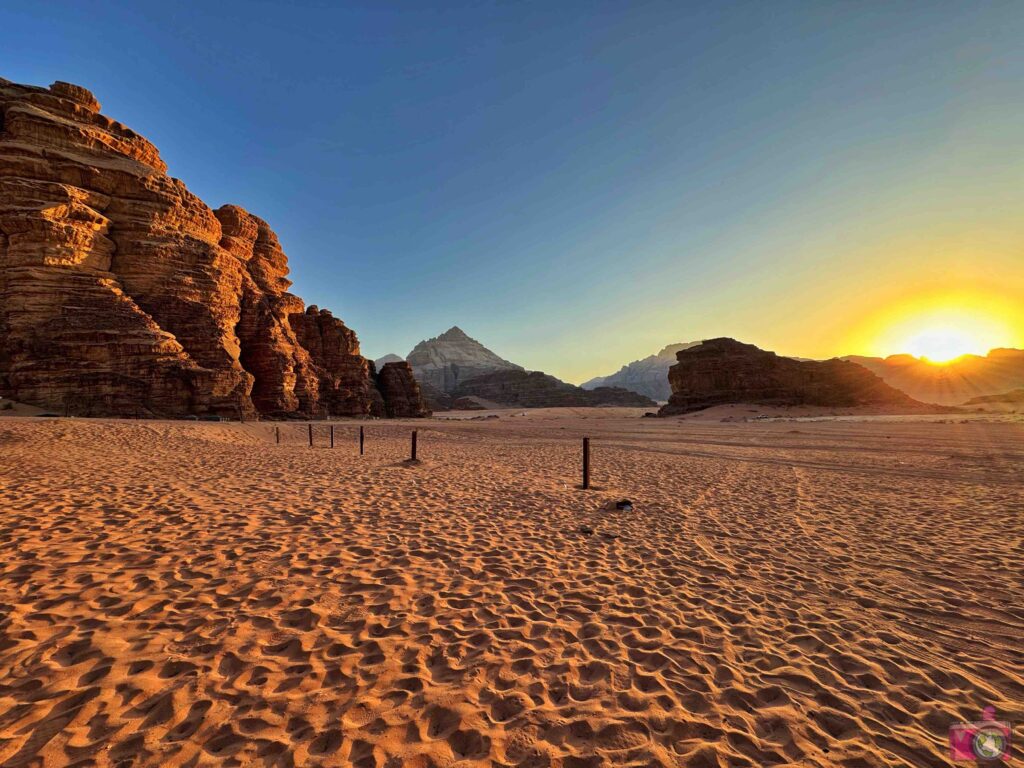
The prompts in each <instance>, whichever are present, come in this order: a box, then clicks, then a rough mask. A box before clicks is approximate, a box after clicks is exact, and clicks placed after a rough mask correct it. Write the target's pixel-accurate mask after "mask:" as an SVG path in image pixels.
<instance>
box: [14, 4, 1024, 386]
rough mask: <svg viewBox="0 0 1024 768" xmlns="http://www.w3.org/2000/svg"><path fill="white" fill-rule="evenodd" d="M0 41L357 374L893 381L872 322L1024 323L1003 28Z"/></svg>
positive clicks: (144, 18) (316, 23)
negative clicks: (743, 344) (223, 219)
mask: <svg viewBox="0 0 1024 768" xmlns="http://www.w3.org/2000/svg"><path fill="white" fill-rule="evenodd" d="M204 5H208V6H210V7H204ZM0 25H2V27H3V29H4V40H5V42H4V47H3V49H2V51H0V76H3V77H6V78H8V79H11V80H15V81H18V82H26V83H32V84H38V85H47V84H49V83H50V82H52V81H54V80H58V79H60V80H67V81H70V82H74V83H78V84H80V85H84V86H85V87H87V88H89V89H90V90H92V91H93V92H94V93H95V94H96V96H97V98H98V99H99V100H100V102H101V103H102V104H103V111H104V112H105V113H106V114H108V115H110V116H112V117H115V118H116V119H118V120H121V121H122V122H124V123H126V124H128V125H129V126H131V127H132V128H134V129H135V130H137V131H138V132H139V133H141V134H143V135H145V136H146V137H147V138H149V139H150V140H151V141H153V142H154V143H155V144H156V145H157V147H159V149H160V151H161V153H162V155H163V157H164V159H165V160H166V161H167V163H168V165H169V166H170V173H171V174H172V175H174V176H177V177H179V178H181V179H183V180H184V181H185V182H186V183H187V184H188V185H189V187H190V189H192V191H194V192H195V193H196V194H198V195H199V196H200V197H202V198H203V199H204V200H205V201H206V202H207V203H208V204H209V205H211V206H213V207H216V206H219V205H221V204H224V203H235V204H238V205H241V206H243V207H245V208H247V209H248V210H250V211H252V212H253V213H256V214H257V215H259V216H262V217H263V218H265V219H266V220H267V221H268V222H269V223H270V224H271V226H272V227H273V228H274V229H275V231H276V232H277V233H278V235H279V236H280V238H281V241H282V243H283V245H284V247H285V250H286V252H287V253H288V255H289V257H290V263H291V269H292V278H293V279H294V281H295V285H294V289H293V290H294V291H295V292H296V293H297V294H299V295H300V296H302V297H303V298H304V299H305V300H306V301H307V303H316V304H319V305H321V306H326V307H329V308H331V309H332V310H333V311H334V312H335V314H337V315H338V316H340V317H342V318H343V319H344V320H345V321H346V322H347V323H348V324H349V325H350V326H351V327H353V328H354V329H355V330H356V331H357V332H358V334H359V336H360V339H361V341H362V344H363V351H364V353H365V354H367V355H369V356H372V357H377V356H380V355H382V354H384V353H387V352H397V353H398V354H402V355H404V354H406V353H407V352H408V351H409V349H410V348H411V347H412V346H413V344H415V342H417V341H418V340H420V339H422V338H425V337H429V336H434V335H437V334H439V333H441V332H442V331H444V330H445V329H447V328H448V327H449V326H451V325H455V324H457V325H459V326H461V327H462V328H463V329H464V330H466V331H467V332H468V333H470V335H472V336H475V337H476V338H478V339H480V340H481V341H483V342H484V343H486V344H487V345H488V346H490V347H491V348H492V349H494V350H495V351H496V352H498V353H499V354H501V355H502V356H504V357H507V358H509V359H512V360H514V361H516V362H518V363H520V364H522V365H525V366H526V367H528V368H536V369H541V370H545V371H547V372H549V373H553V374H555V375H557V376H560V377H562V378H565V379H567V380H570V381H577V382H578V381H580V380H582V379H585V378H589V377H590V376H592V375H596V374H600V373H608V372H610V371H612V370H615V369H617V368H618V367H619V366H620V365H621V364H623V363H625V362H628V361H629V360H632V359H635V358H637V357H643V356H645V355H647V354H650V353H652V352H655V351H657V350H658V349H659V348H660V347H662V346H664V345H665V344H668V343H671V342H675V341H689V340H693V339H699V338H706V337H710V336H718V335H731V336H735V337H737V338H740V339H742V340H744V341H749V342H753V343H757V344H759V345H760V346H764V347H766V348H770V349H776V350H778V351H780V352H784V353H787V354H797V355H803V356H818V357H825V356H829V355H833V354H844V353H869V354H871V353H876V354H877V353H882V354H885V353H889V352H898V351H900V350H899V349H880V348H877V345H878V344H879V343H881V342H878V341H877V339H878V338H879V337H880V332H878V331H877V328H878V327H879V322H880V321H879V318H880V317H885V316H886V313H891V312H892V311H893V309H892V307H893V306H894V304H900V303H906V302H907V301H910V300H911V299H913V300H914V301H915V302H918V303H920V302H921V301H924V300H925V299H927V298H928V297H929V296H934V297H937V298H936V301H937V302H939V303H941V301H943V300H944V299H943V298H942V297H944V296H952V295H954V294H956V295H967V294H969V295H970V296H972V297H974V298H975V299H977V297H978V296H982V297H988V296H991V297H992V302H991V305H992V306H995V305H999V303H1000V302H1010V303H1012V301H1013V298H1014V296H1016V297H1018V298H1019V297H1020V296H1024V259H1022V258H1021V254H1022V252H1024V215H1022V213H1021V190H1022V189H1024V151H1022V150H1024V98H1022V97H1024V87H1022V86H1024V50H1022V49H1024V46H1022V45H1021V43H1020V41H1021V40H1024V4H1022V3H1019V2H1002V3H999V2H994V3H940V2H934V3H924V2H895V3H894V2H878V3H872V2H858V3H851V2H842V3H830V2H814V3H787V2H759V3H728V2H709V3H683V2H666V3H643V2H616V3H602V2H581V3H574V2H559V3H550V2H541V3H529V2H524V3H486V2H474V3H437V4H434V5H433V7H430V4H427V3H422V2H420V3H365V4H358V3H348V4H345V3H327V2H324V3H309V2H292V3H287V4H284V3H280V4H276V3H266V2H246V3H235V2H219V3H209V4H199V3H187V2H183V3H165V2H160V3H149V2H134V3H123V4H114V3H95V4H94V3H62V2H45V3H43V2H31V3H30V2H9V3H5V4H3V5H2V6H0ZM922 296H923V297H924V298H922ZM933 303H934V302H933ZM982 303H983V304H984V303H986V302H984V301H983V302H982ZM1000 322H1002V321H1000ZM1000 327H1003V328H1004V329H1005V333H1004V334H1003V335H1005V336H1006V337H1007V338H1005V339H1003V338H999V339H996V338H993V340H992V342H993V345H995V344H1005V343H1015V344H1017V345H1022V344H1024V320H1021V318H1019V317H1010V318H1006V319H1005V322H1003V323H1002V325H1001V326H1000ZM872 329H874V330H872ZM889 343H897V344H898V342H889Z"/></svg>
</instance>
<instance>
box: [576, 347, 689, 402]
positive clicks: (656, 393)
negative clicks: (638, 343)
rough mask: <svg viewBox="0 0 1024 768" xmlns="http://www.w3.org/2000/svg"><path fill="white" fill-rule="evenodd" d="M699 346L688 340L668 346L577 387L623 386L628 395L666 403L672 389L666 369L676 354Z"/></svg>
mask: <svg viewBox="0 0 1024 768" xmlns="http://www.w3.org/2000/svg"><path fill="white" fill-rule="evenodd" d="M698 344H700V342H699V341H691V342H690V343H688V344H669V345H668V346H667V347H665V348H664V349H662V350H661V351H660V352H658V354H656V355H648V356H647V357H645V358H644V359H643V360H634V361H633V362H632V363H629V364H627V365H624V366H622V368H620V369H619V370H618V371H616V372H615V373H612V374H609V375H608V376H598V377H596V378H593V379H591V380H590V381H585V382H583V383H582V384H581V385H580V386H581V387H583V389H597V388H598V387H622V388H623V389H628V390H629V391H631V392H637V393H638V394H641V395H646V396H647V397H649V398H651V399H652V400H658V401H662V402H663V401H665V400H668V398H669V395H671V394H672V387H670V386H669V383H668V369H669V368H671V367H672V365H673V364H674V363H675V361H676V353H677V352H679V351H680V350H683V349H689V348H690V347H695V346H697V345H698Z"/></svg>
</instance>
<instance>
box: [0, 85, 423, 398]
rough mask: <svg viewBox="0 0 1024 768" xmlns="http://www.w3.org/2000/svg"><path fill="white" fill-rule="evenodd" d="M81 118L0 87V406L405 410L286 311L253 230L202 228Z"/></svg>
mask: <svg viewBox="0 0 1024 768" xmlns="http://www.w3.org/2000/svg"><path fill="white" fill-rule="evenodd" d="M99 110H100V105H99V103H98V102H97V101H96V99H95V98H94V97H93V95H92V94H91V93H90V92H89V91H87V90H86V89H85V88H82V87H80V86H76V85H71V84H69V83H63V82H57V83H54V84H53V85H52V86H50V87H49V88H39V87H35V86H27V85H18V84H15V83H12V82H9V81H7V80H4V79H0V396H4V397H9V398H12V399H14V400H18V401H21V402H23V403H28V404H31V405H36V406H40V407H45V408H48V409H52V410H55V411H57V412H61V413H64V412H69V413H72V414H78V415H113V416H118V415H120V416H136V415H160V416H182V415H187V414H196V415H199V414H222V415H225V416H236V415H253V414H255V413H263V414H267V415H274V416H287V415H299V416H313V415H322V414H325V413H326V414H331V415H352V416H363V415H368V414H371V413H383V412H386V411H387V410H389V408H390V410H399V411H400V410H408V408H407V406H406V405H404V404H402V405H400V404H397V403H393V404H391V405H390V406H389V404H388V402H387V395H386V393H381V392H380V391H379V390H378V389H377V388H376V385H375V377H374V372H373V369H372V364H371V363H370V361H369V360H367V359H366V358H364V357H363V356H362V355H361V354H360V352H359V341H358V339H357V338H356V335H355V333H354V332H353V331H351V330H350V329H349V328H347V327H346V326H345V324H344V323H343V322H342V321H341V320H339V319H338V318H336V317H334V316H333V315H331V313H330V312H328V311H326V310H319V309H317V308H316V307H310V308H309V309H306V308H305V305H304V304H303V301H302V300H301V299H300V298H299V297H297V296H294V295H292V294H291V293H288V288H289V287H290V285H291V282H290V281H289V280H288V279H287V274H288V259H287V257H286V256H285V254H284V252H283V251H282V250H281V246H280V243H279V242H278V239H277V236H276V235H275V234H274V232H273V230H271V228H270V227H269V226H268V225H267V223H266V222H265V221H263V220H262V219H260V218H258V217H256V216H253V215H252V214H250V213H248V212H246V211H244V210H243V209H241V208H239V207H237V206H233V205H225V206H222V207H221V208H218V209H217V210H216V211H214V210H211V209H210V208H209V207H208V206H207V205H206V204H205V203H204V202H203V201H202V200H200V199H199V198H198V197H196V196H195V195H194V194H192V193H191V192H189V190H188V189H187V188H186V187H185V185H184V184H183V183H182V182H181V181H179V180H178V179H175V178H172V177H171V176H168V175H167V166H166V165H165V164H164V162H163V160H161V159H160V154H159V152H158V151H157V149H156V147H154V146H153V145H152V144H151V143H149V142H148V141H147V140H146V139H144V138H143V137H142V136H140V135H139V134H137V133H135V132H134V131H132V130H131V129H130V128H128V127H126V126H124V125H122V124H121V123H119V122H117V121H115V120H112V119H111V118H109V117H106V116H104V115H102V114H100V111H99ZM198 130H200V131H201V128H200V129H198ZM223 171H224V172H225V173H228V172H230V169H227V168H225V169H223ZM403 375H405V374H402V373H396V374H394V375H393V376H392V378H395V377H401V376H403ZM410 381H411V379H410ZM413 383H414V382H413ZM395 391H397V390H395ZM403 391H404V392H406V393H408V392H409V391H411V390H409V388H408V387H404V388H403ZM420 406H421V407H422V403H421V404H420Z"/></svg>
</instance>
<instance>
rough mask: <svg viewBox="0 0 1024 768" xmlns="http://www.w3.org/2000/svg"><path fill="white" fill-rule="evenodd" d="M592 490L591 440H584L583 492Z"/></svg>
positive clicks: (586, 438)
mask: <svg viewBox="0 0 1024 768" xmlns="http://www.w3.org/2000/svg"><path fill="white" fill-rule="evenodd" d="M588 488H590V438H589V437H584V438H583V490H587V489H588Z"/></svg>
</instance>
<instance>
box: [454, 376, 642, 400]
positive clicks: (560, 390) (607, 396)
mask: <svg viewBox="0 0 1024 768" xmlns="http://www.w3.org/2000/svg"><path fill="white" fill-rule="evenodd" d="M452 397H453V398H455V399H458V398H468V397H477V398H480V399H482V400H487V401H490V402H493V403H500V404H502V405H511V406H516V407H520V408H554V407H559V406H570V407H592V406H600V405H621V406H633V407H640V408H644V407H649V406H653V405H656V403H655V402H654V401H653V400H651V399H650V398H648V397H645V396H643V395H638V394H637V393H636V392H630V391H628V390H625V389H620V388H617V387H598V388H597V389H594V390H590V391H588V390H585V389H581V388H580V387H576V386H573V385H572V384H567V383H566V382H564V381H560V380H559V379H556V378H555V377H554V376H549V375H547V374H546V373H541V372H540V371H494V372H493V373H485V374H483V375H482V376H474V377H473V378H472V379H469V380H468V381H464V382H463V383H462V384H460V385H459V386H458V387H457V388H456V389H455V391H454V392H453V393H452Z"/></svg>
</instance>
